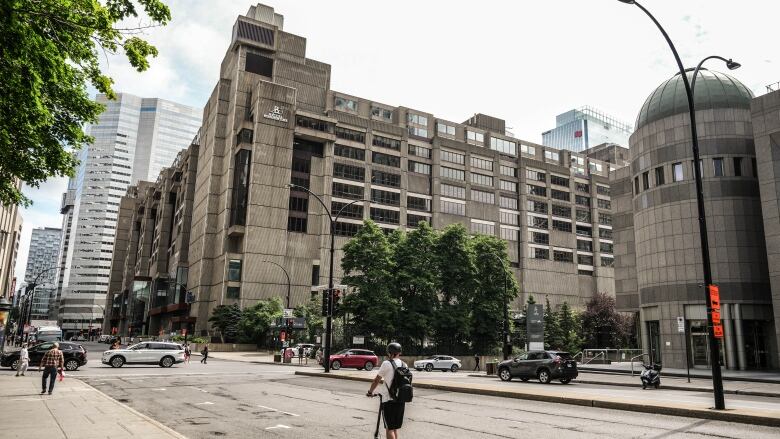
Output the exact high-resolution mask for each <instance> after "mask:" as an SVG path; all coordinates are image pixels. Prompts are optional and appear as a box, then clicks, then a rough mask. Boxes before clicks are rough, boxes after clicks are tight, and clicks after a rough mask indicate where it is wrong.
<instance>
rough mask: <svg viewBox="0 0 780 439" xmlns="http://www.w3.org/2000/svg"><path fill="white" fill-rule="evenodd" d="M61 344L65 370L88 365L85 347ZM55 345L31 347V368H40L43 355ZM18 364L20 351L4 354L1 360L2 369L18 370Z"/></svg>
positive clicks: (47, 344) (44, 344)
mask: <svg viewBox="0 0 780 439" xmlns="http://www.w3.org/2000/svg"><path fill="white" fill-rule="evenodd" d="M59 344H60V350H61V351H62V355H63V357H64V359H65V370H68V371H74V370H76V369H78V368H79V367H81V366H83V365H85V364H87V350H86V349H84V346H82V345H80V344H78V343H69V342H64V341H61V342H59ZM53 345H54V342H50V341H47V342H43V343H39V344H37V345H35V346H31V347H29V348H28V349H27V352H28V353H29V355H30V367H33V366H38V365H39V364H40V363H41V358H43V354H45V353H46V351H48V350H49V349H51V347H52V346H53ZM18 363H19V351H13V352H6V353H4V354H3V357H2V359H0V366H2V367H10V368H11V369H16V366H17V364H18Z"/></svg>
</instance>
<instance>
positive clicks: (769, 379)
mask: <svg viewBox="0 0 780 439" xmlns="http://www.w3.org/2000/svg"><path fill="white" fill-rule="evenodd" d="M577 368H578V369H579V370H581V371H588V372H605V373H628V374H630V373H631V363H628V362H623V363H612V364H577ZM640 372H642V364H640V363H634V373H635V374H638V373H640ZM686 374H687V371H686V370H685V369H672V368H666V367H664V368H663V370H662V371H661V375H666V376H678V377H685V376H686ZM721 375H722V376H723V379H724V380H729V381H752V382H764V383H779V384H780V371H776V370H775V371H763V370H729V369H726V368H725V367H722V368H721ZM691 378H692V379H693V378H706V379H710V380H711V379H712V370H710V369H699V368H695V369H691Z"/></svg>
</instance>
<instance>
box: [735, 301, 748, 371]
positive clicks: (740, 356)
mask: <svg viewBox="0 0 780 439" xmlns="http://www.w3.org/2000/svg"><path fill="white" fill-rule="evenodd" d="M733 306H734V333H735V334H736V340H735V341H736V343H737V363H738V366H739V370H745V369H747V356H746V355H745V337H744V335H743V334H742V306H741V305H740V304H739V303H735V304H734V305H733Z"/></svg>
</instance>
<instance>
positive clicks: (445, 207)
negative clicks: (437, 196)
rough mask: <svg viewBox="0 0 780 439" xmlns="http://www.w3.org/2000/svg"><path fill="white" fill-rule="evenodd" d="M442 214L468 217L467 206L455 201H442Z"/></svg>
mask: <svg viewBox="0 0 780 439" xmlns="http://www.w3.org/2000/svg"><path fill="white" fill-rule="evenodd" d="M441 213H448V214H450V215H460V216H466V204H464V203H455V202H453V201H447V200H441Z"/></svg>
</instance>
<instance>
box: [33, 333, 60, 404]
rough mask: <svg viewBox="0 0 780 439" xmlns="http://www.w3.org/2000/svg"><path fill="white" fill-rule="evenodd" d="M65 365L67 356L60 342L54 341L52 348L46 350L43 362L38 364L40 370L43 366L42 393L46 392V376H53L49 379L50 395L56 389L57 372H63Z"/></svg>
mask: <svg viewBox="0 0 780 439" xmlns="http://www.w3.org/2000/svg"><path fill="white" fill-rule="evenodd" d="M64 367H65V357H64V356H63V355H62V351H60V344H59V343H54V345H53V346H52V348H51V349H49V350H48V351H46V353H45V354H43V358H41V364H40V365H39V366H38V369H39V370H40V369H41V368H43V376H41V395H43V394H44V393H46V378H48V377H51V379H50V380H49V395H51V392H52V391H53V390H54V382H55V381H57V373H62V369H63V368H64Z"/></svg>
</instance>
